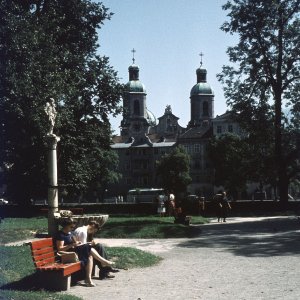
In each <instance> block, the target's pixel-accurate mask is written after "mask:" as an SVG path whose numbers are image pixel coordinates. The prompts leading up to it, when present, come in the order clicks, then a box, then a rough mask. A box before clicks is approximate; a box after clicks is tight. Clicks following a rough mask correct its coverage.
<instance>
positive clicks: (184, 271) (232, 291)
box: [68, 217, 300, 300]
mask: <svg viewBox="0 0 300 300" xmlns="http://www.w3.org/2000/svg"><path fill="white" fill-rule="evenodd" d="M200 227H201V230H202V231H201V234H200V235H199V237H197V238H192V239H164V240H152V239H151V240H149V239H147V240H144V239H143V240H123V239H122V240H121V239H114V240H110V239H102V240H101V242H103V243H104V244H106V245H109V246H131V247H136V248H139V249H142V250H145V251H150V252H152V253H154V254H157V255H160V256H162V257H163V258H164V260H163V261H162V262H161V263H160V264H159V265H157V266H154V267H150V268H145V269H132V270H127V271H125V270H121V272H120V273H117V274H116V278H114V279H113V280H103V281H96V280H95V283H96V284H97V286H96V287H93V288H87V287H83V286H80V285H77V286H74V287H72V288H71V290H70V291H69V292H68V293H69V294H73V295H77V296H79V297H81V298H82V299H86V300H89V299H95V300H96V299H97V300H102V299H103V300H127V299H128V300H183V299H187V300H191V299H205V300H210V299H213V300H219V299H220V300H223V299H224V300H227V299H228V300H229V299H230V300H240V299H245V300H250V299H251V300H252V299H253V300H254V299H255V300H258V299H267V300H269V299H282V300H296V299H300V261H299V258H300V239H299V235H300V223H299V220H298V219H297V218H295V217H266V218H229V219H228V222H227V223H216V222H214V221H212V222H211V223H210V224H206V225H201V226H200Z"/></svg>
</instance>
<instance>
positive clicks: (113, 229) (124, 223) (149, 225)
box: [0, 216, 208, 245]
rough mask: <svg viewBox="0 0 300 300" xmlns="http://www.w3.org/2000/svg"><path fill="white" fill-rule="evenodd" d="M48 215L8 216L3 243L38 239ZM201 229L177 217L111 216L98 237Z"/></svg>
mask: <svg viewBox="0 0 300 300" xmlns="http://www.w3.org/2000/svg"><path fill="white" fill-rule="evenodd" d="M207 222H208V221H207V219H206V218H203V217H201V216H193V217H192V224H203V223H207ZM47 226H48V225H47V218H45V217H36V218H7V219H4V221H3V222H2V223H1V224H0V245H1V244H2V245H3V244H5V243H9V242H15V241H20V240H25V239H31V238H34V236H35V234H36V233H42V232H47ZM198 233H199V229H198V228H197V227H193V226H184V225H181V224H174V218H173V217H164V218H161V217H158V216H110V217H109V219H108V221H107V223H105V225H104V227H103V229H102V230H101V231H100V232H99V233H98V235H97V237H105V238H182V237H193V236H197V234H198Z"/></svg>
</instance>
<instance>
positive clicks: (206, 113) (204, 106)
mask: <svg viewBox="0 0 300 300" xmlns="http://www.w3.org/2000/svg"><path fill="white" fill-rule="evenodd" d="M203 116H208V103H207V102H206V101H204V102H203Z"/></svg>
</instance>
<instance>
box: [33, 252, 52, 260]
mask: <svg viewBox="0 0 300 300" xmlns="http://www.w3.org/2000/svg"><path fill="white" fill-rule="evenodd" d="M49 259H51V261H50V262H55V256H54V253H53V251H52V252H48V253H45V254H42V255H35V256H33V261H34V262H36V263H38V262H45V261H47V262H46V263H49Z"/></svg>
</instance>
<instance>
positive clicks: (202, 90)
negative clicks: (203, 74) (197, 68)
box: [191, 82, 213, 96]
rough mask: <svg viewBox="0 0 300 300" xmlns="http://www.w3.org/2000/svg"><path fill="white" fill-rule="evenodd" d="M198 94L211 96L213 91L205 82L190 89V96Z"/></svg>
mask: <svg viewBox="0 0 300 300" xmlns="http://www.w3.org/2000/svg"><path fill="white" fill-rule="evenodd" d="M199 94H202V95H203V94H205V95H207V94H208V95H212V94H213V91H212V89H211V87H210V85H209V84H208V83H207V82H198V83H197V84H195V85H194V86H193V87H192V89H191V96H196V95H199Z"/></svg>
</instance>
